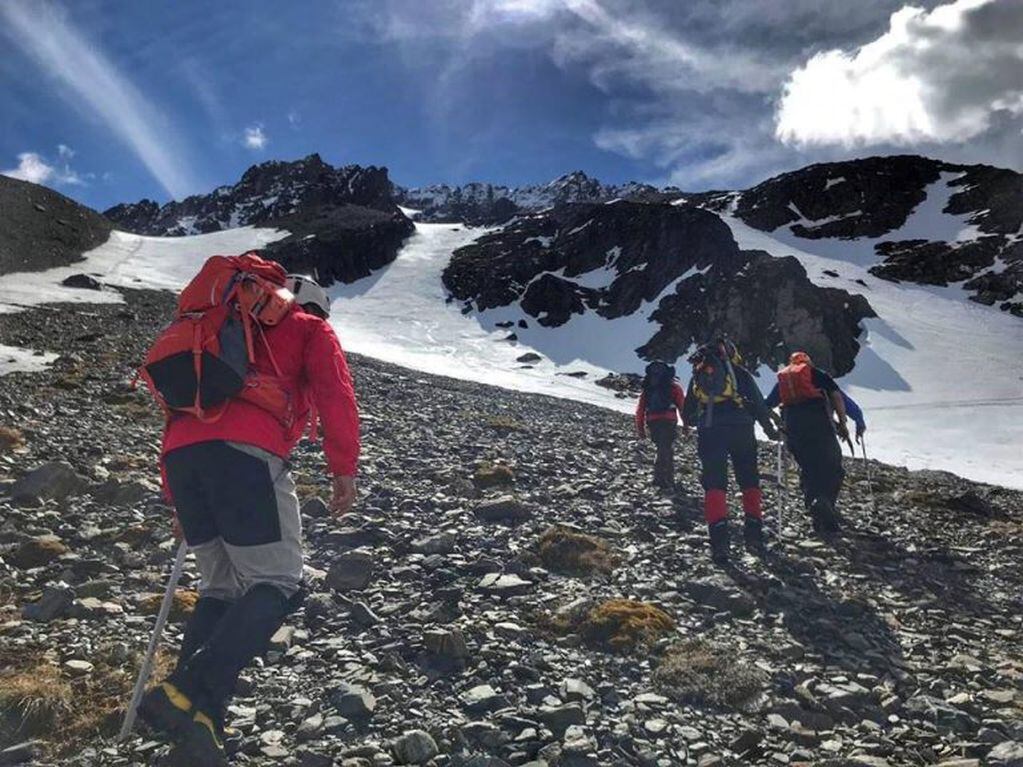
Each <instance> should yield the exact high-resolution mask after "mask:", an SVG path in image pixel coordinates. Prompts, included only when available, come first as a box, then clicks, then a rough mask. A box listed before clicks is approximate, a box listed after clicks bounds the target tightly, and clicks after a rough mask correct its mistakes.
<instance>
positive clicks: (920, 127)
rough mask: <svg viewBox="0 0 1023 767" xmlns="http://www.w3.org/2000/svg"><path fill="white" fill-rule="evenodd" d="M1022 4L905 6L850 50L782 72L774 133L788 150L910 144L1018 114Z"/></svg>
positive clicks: (954, 138) (953, 137)
mask: <svg viewBox="0 0 1023 767" xmlns="http://www.w3.org/2000/svg"><path fill="white" fill-rule="evenodd" d="M1020 30H1023V0H955V1H954V2H951V3H948V4H946V5H941V6H938V7H937V8H935V9H933V10H932V11H926V10H924V9H922V8H916V7H912V6H906V7H904V8H902V9H901V10H899V11H897V12H896V13H894V14H892V16H891V21H890V25H889V28H888V31H887V32H885V33H884V34H883V35H881V36H880V37H878V38H877V39H876V40H874V41H872V42H870V43H867V44H866V45H863V46H861V47H859V48H857V49H855V50H853V51H850V52H846V51H842V50H830V51H825V52H823V53H819V54H817V55H815V56H814V57H813V58H811V59H810V60H809V61H808V62H806V64H805V65H804V66H802V67H800V68H799V69H796V70H795V71H794V72H792V73H791V75H790V77H789V79H788V81H787V82H786V84H785V86H784V89H783V93H782V97H781V100H780V102H779V104H778V110H777V122H776V129H775V134H776V136H777V137H778V138H779V139H780V140H782V141H784V142H787V143H790V144H794V145H797V146H801V145H813V144H838V145H842V146H846V147H850V146H863V145H872V144H892V145H902V146H906V145H914V144H919V143H925V142H938V143H951V142H964V141H967V140H969V139H973V138H975V137H977V136H979V135H981V134H983V133H985V132H986V131H988V130H989V128H991V127H992V125H993V124H994V122H995V121H996V120H997V119H998V117H999V115H1001V116H1003V117H1004V116H1008V117H1010V118H1015V117H1020V116H1023V44H1021V42H1020V40H1021V38H1020Z"/></svg>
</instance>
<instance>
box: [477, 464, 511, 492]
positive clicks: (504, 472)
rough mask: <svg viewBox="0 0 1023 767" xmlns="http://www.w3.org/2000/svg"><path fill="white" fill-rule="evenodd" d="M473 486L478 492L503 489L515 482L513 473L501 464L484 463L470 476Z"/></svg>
mask: <svg viewBox="0 0 1023 767" xmlns="http://www.w3.org/2000/svg"><path fill="white" fill-rule="evenodd" d="M472 481H473V484H474V485H476V487H477V488H479V489H480V490H486V489H487V488H491V487H505V486H508V485H511V484H514V482H515V472H513V471H512V470H511V467H510V466H505V465H504V464H503V463H490V462H489V461H484V462H483V463H481V464H480V465H479V466H477V467H476V471H474V472H473V475H472Z"/></svg>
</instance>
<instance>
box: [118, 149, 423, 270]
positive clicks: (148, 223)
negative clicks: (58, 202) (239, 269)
mask: <svg viewBox="0 0 1023 767" xmlns="http://www.w3.org/2000/svg"><path fill="white" fill-rule="evenodd" d="M392 191H393V186H392V184H391V181H390V179H389V178H388V175H387V169H386V168H380V167H375V166H369V167H362V166H359V165H346V166H344V167H340V168H335V167H333V166H331V165H329V164H328V163H326V162H324V161H323V160H322V159H321V158H320V156H319V155H318V154H312V155H309V156H308V157H305V158H303V159H301V160H297V161H295V162H280V161H271V162H265V163H262V164H260V165H254V166H252V167H251V168H249V169H248V170H247V171H246V172H245V174H244V175H243V176H242V178H241V180H240V181H239V182H238V183H237V184H234V185H233V186H222V187H219V188H218V189H215V190H214V191H213V192H212V193H210V194H207V195H194V196H192V197H188V198H186V199H184V200H181V201H174V202H169V203H167V204H166V205H164V206H162V207H160V206H158V205H157V204H156V203H154V202H152V201H151V200H142V201H141V202H138V203H133V204H124V205H117V206H115V207H113V208H110V209H109V210H108V211H106V215H107V216H108V217H109V218H111V219H112V220H113V221H115V222H117V223H118V224H119V225H120V226H121V227H123V228H125V229H127V230H128V231H132V232H137V233H139V234H149V235H159V236H172V237H173V236H181V235H189V234H202V233H206V232H216V231H220V230H222V229H231V228H235V227H239V226H268V227H279V228H281V229H286V230H287V231H289V232H290V233H291V235H290V236H289V237H287V238H286V239H284V240H279V241H277V242H275V243H273V244H272V245H270V246H269V247H267V248H266V249H265V254H266V255H268V256H269V257H271V258H274V259H276V260H278V261H280V262H281V263H282V264H284V266H285V267H286V268H287V269H289V270H293V271H305V272H310V273H315V274H316V275H317V276H318V277H319V279H320V280H321V281H322V282H323V283H324V284H328V285H329V284H330V283H332V282H334V281H339V282H354V281H355V280H357V279H360V278H362V277H365V276H367V275H369V274H370V272H371V271H372V270H374V269H378V268H380V267H382V266H384V265H386V264H388V263H390V262H391V261H393V260H394V258H395V256H396V255H397V252H398V248H399V247H400V246H401V243H402V242H403V241H404V240H405V238H406V237H408V235H409V234H411V233H412V230H413V225H412V222H411V221H409V219H407V218H406V217H405V216H404V215H403V214H402V212H401V211H400V210H399V209H398V206H397V205H396V204H395V202H394V199H393V197H392Z"/></svg>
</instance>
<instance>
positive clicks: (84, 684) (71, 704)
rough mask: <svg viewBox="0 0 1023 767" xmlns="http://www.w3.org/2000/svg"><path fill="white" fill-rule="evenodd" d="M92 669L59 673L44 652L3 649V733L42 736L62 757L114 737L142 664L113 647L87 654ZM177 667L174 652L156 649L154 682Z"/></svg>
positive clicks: (138, 655) (0, 726) (4, 735)
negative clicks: (79, 674)
mask: <svg viewBox="0 0 1023 767" xmlns="http://www.w3.org/2000/svg"><path fill="white" fill-rule="evenodd" d="M89 660H90V662H91V663H93V665H94V668H93V670H92V672H91V673H89V674H88V675H86V676H83V677H79V678H70V677H68V676H66V675H64V674H63V673H62V672H61V669H60V667H59V666H58V665H57V664H56V663H55V662H54V660H53V659H52V658H51V657H50V656H49V655H48V654H46V653H44V652H42V651H41V650H38V649H36V650H28V651H27V650H25V649H23V648H7V649H6V650H5V651H3V652H0V667H2V668H4V669H5V670H4V671H2V672H0V737H2V738H10V739H11V740H12V741H14V740H25V739H29V738H32V739H38V740H41V741H42V742H43V744H44V747H45V750H46V752H47V753H48V754H49V755H51V756H61V755H66V754H70V753H74V752H75V751H77V750H79V749H81V747H82V746H84V745H87V744H94V743H95V742H96V739H97V738H98V737H110V736H112V735H114V734H115V733H116V731H117V728H118V727H119V726H120V722H121V720H122V718H123V716H124V711H125V708H126V707H127V705H128V700H129V697H130V695H131V688H132V685H133V684H134V682H135V675H136V674H137V673H138V669H139V666H140V664H141V662H142V653H141V652H139V653H136V654H135V655H134V656H133V657H132V658H131V659H130V660H129V661H128V662H127V663H125V662H123V660H122V659H121V658H119V657H118V656H117V655H116V654H114V653H112V652H111V648H110V647H106V648H101V649H100V650H99V651H98V652H97V653H95V655H94V657H90V658H89ZM172 667H173V656H172V655H171V654H170V653H169V652H167V651H165V650H163V649H162V648H161V649H160V650H158V651H157V655H156V658H155V662H154V669H153V676H152V679H151V680H150V682H151V684H152V683H155V682H157V681H159V680H162V679H163V678H164V677H165V676H166V675H167V674H168V673H170V670H171V668H172Z"/></svg>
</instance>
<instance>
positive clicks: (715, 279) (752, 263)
mask: <svg viewBox="0 0 1023 767" xmlns="http://www.w3.org/2000/svg"><path fill="white" fill-rule="evenodd" d="M743 255H744V256H745V257H746V258H747V261H746V263H745V264H744V265H743V266H742V267H741V268H740V269H739V270H738V271H737V272H735V273H732V274H722V273H721V270H720V268H719V267H717V266H714V267H712V268H711V269H709V270H708V271H707V272H706V273H703V274H696V275H694V276H692V277H690V278H689V279H687V280H684V281H683V282H681V283H680V284H679V286H678V289H677V291H676V292H675V293H673V294H670V295H668V296H666V297H665V298H664V299H663V300H662V301H661V303H660V305H659V306H658V308H657V309H656V311H654V313H653V315H652V319H653V320H654V321H655V322H658V323H659V324H660V330H658V331H657V333H655V334H654V337H653V338H651V339H650V342H649V343H648V344H646V346H644V347H642V348H641V349H640V353H641V355H642V356H644V357H646V358H654V357H658V358H667V359H674V358H676V357H679V356H680V355H682V354H683V353H684V352H685V351H686V349H688V348H689V347H690V345H691V344H696V343H700V342H701V341H703V340H705V338H706V333H707V328H714V329H724V330H727V332H728V334H729V336H730V337H731V338H732V340H733V341H735V343H736V344H737V345H738V347H739V348H740V349H742V350H743V354H744V355H745V356H746V358H747V360H748V361H749V362H750V363H751V364H753V365H756V364H758V363H761V362H765V363H767V364H768V365H770V366H772V367H777V366H779V365H783V364H784V363H785V360H786V359H787V358H788V355H789V354H790V353H791V351H793V350H794V349H796V348H800V349H803V350H804V351H806V352H808V353H809V354H810V356H811V357H813V359H814V360H815V361H816V362H817V364H818V365H820V366H821V367H822V368H824V369H826V370H832V371H834V372H835V373H836V375H844V374H845V373H848V372H849V371H850V370H852V368H853V364H854V362H855V359H856V354H857V352H859V349H860V345H859V343H858V342H857V340H856V339H857V338H858V337H859V334H860V328H859V322H860V320H862V319H864V318H866V317H874V316H876V315H875V313H874V310H873V309H872V308H871V307H870V304H869V302H868V301H867V299H866V298H864V297H863V296H860V295H850V294H849V293H847V292H846V291H844V290H839V289H837V288H822V287H818V286H816V285H814V284H813V283H812V282H810V280H809V278H808V277H807V276H806V270H805V269H804V268H803V266H802V264H800V263H799V261H797V260H796V259H795V258H793V257H791V256H790V257H788V258H774V257H772V256H770V255H768V254H767V253H764V252H762V251H743Z"/></svg>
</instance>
